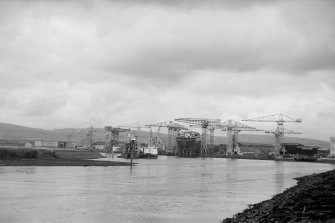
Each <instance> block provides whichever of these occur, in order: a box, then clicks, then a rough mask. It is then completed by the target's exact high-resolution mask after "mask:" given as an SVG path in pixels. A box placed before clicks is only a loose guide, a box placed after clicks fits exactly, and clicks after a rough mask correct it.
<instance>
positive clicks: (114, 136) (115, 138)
mask: <svg viewBox="0 0 335 223" xmlns="http://www.w3.org/2000/svg"><path fill="white" fill-rule="evenodd" d="M128 131H130V129H123V128H120V127H112V126H105V132H106V141H105V148H106V151H109V150H110V151H111V152H112V156H113V155H114V151H113V146H117V145H118V144H119V136H120V132H128Z"/></svg>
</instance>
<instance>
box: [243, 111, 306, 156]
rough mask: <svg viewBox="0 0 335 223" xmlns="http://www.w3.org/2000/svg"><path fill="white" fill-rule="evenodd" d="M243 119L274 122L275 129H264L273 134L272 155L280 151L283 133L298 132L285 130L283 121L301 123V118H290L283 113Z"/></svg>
mask: <svg viewBox="0 0 335 223" xmlns="http://www.w3.org/2000/svg"><path fill="white" fill-rule="evenodd" d="M243 121H251V122H276V123H277V128H276V130H275V131H266V133H272V134H274V136H275V143H274V155H275V156H278V155H279V154H280V151H282V143H283V142H284V134H300V133H298V132H293V131H290V130H285V128H284V122H292V123H301V122H302V120H301V118H297V119H294V118H291V117H289V116H287V115H283V114H276V115H269V116H263V117H258V118H252V119H245V120H243Z"/></svg>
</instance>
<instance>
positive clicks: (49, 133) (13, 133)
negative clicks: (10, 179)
mask: <svg viewBox="0 0 335 223" xmlns="http://www.w3.org/2000/svg"><path fill="white" fill-rule="evenodd" d="M89 130H90V129H89V128H81V129H80V128H64V129H55V130H44V129H37V128H29V127H24V126H19V125H14V124H7V123H0V139H7V140H33V139H49V140H64V141H75V142H83V141H84V139H85V138H87V134H88V132H89ZM131 133H132V134H133V135H136V136H137V137H138V140H139V142H148V140H149V132H147V131H131ZM128 134H129V132H124V133H120V141H128ZM160 138H161V139H162V140H167V135H166V134H164V133H160ZM93 140H94V141H104V140H105V131H104V129H103V128H94V129H93ZM214 141H215V144H226V143H227V137H224V136H216V137H215V139H214ZM239 141H240V142H244V143H262V144H273V142H274V136H272V135H250V134H240V135H239ZM285 142H292V143H301V144H304V145H316V146H320V147H322V148H329V142H328V141H322V140H316V139H306V138H297V137H285Z"/></svg>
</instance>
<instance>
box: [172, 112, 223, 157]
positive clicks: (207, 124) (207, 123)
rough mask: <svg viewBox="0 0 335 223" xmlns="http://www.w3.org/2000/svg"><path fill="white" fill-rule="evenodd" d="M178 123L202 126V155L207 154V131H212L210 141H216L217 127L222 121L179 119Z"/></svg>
mask: <svg viewBox="0 0 335 223" xmlns="http://www.w3.org/2000/svg"><path fill="white" fill-rule="evenodd" d="M175 121H177V122H184V123H188V124H191V125H193V126H200V127H201V128H202V134H201V151H200V153H201V155H206V154H207V129H209V130H210V135H211V136H210V139H211V140H212V141H214V130H215V126H217V125H218V124H220V122H221V120H220V119H207V118H178V119H175Z"/></svg>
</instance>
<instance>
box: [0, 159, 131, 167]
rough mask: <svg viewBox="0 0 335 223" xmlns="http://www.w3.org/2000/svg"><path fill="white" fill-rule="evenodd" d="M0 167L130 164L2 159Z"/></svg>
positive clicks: (128, 164)
mask: <svg viewBox="0 0 335 223" xmlns="http://www.w3.org/2000/svg"><path fill="white" fill-rule="evenodd" d="M0 166H130V163H129V162H121V161H99V160H73V159H2V160H0Z"/></svg>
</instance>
